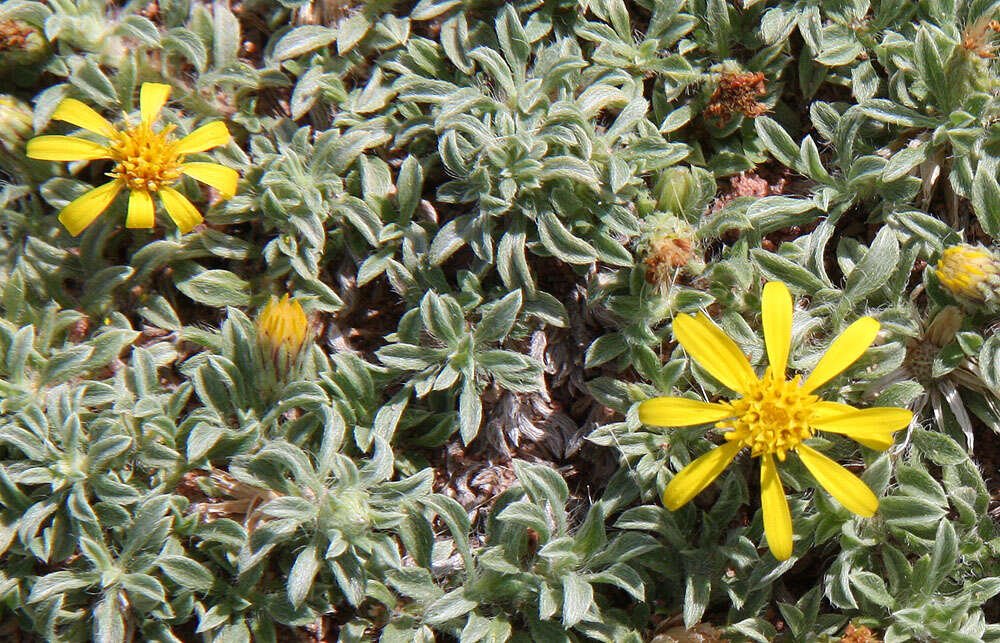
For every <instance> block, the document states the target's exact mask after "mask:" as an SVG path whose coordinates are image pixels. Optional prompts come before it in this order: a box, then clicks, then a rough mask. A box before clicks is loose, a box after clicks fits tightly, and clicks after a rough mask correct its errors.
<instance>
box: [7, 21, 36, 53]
mask: <svg viewBox="0 0 1000 643" xmlns="http://www.w3.org/2000/svg"><path fill="white" fill-rule="evenodd" d="M34 32H35V30H34V29H33V28H32V27H31V26H29V25H27V24H25V23H23V22H21V21H19V20H0V51H7V50H15V49H24V47H25V45H27V44H28V37H29V36H31V34H32V33H34Z"/></svg>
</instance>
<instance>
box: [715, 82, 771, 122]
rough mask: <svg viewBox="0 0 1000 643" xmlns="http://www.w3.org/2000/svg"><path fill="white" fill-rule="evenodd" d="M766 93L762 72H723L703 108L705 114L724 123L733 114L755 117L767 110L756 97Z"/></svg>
mask: <svg viewBox="0 0 1000 643" xmlns="http://www.w3.org/2000/svg"><path fill="white" fill-rule="evenodd" d="M765 93H767V81H766V78H765V76H764V74H763V73H761V72H759V71H757V72H742V73H740V72H725V73H723V74H722V76H721V77H720V78H719V84H718V86H717V87H716V88H715V92H714V93H713V94H712V98H711V99H710V100H709V102H708V107H706V108H705V115H706V116H711V117H712V118H714V119H715V120H716V121H717V122H718V124H719V125H724V124H725V123H726V122H727V121H729V119H730V118H732V117H733V115H734V114H736V113H740V114H743V115H744V116H746V117H747V118H756V117H757V116H760V115H761V114H763V113H764V112H766V111H767V107H766V106H765V105H763V104H761V103H759V102H757V99H758V98H760V97H761V96H763V95H764V94H765Z"/></svg>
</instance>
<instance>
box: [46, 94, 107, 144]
mask: <svg viewBox="0 0 1000 643" xmlns="http://www.w3.org/2000/svg"><path fill="white" fill-rule="evenodd" d="M52 118H54V119H55V120H57V121H64V122H66V123H71V124H73V125H76V126H77V127H82V128H83V129H85V130H87V131H88V132H93V133H94V134H100V135H101V136H103V137H105V138H113V137H114V136H115V128H114V127H112V126H111V123H109V122H108V121H107V119H106V118H104V117H103V116H101V115H100V114H98V113H97V112H95V111H94V110H93V109H91V108H90V106H89V105H86V104H84V103H81V102H80V101H78V100H76V99H75V98H64V99H63V101H62V102H61V103H59V107H57V108H56V111H55V112H53V113H52Z"/></svg>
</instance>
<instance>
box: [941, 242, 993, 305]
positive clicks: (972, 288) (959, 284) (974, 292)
mask: <svg viewBox="0 0 1000 643" xmlns="http://www.w3.org/2000/svg"><path fill="white" fill-rule="evenodd" d="M935 273H936V274H937V278H938V280H939V281H940V282H941V284H942V285H943V286H944V287H945V289H946V290H948V292H950V293H951V294H952V296H954V297H955V298H956V299H958V300H959V301H962V302H966V303H977V304H983V303H994V302H1000V261H998V260H997V258H996V256H995V255H994V254H993V253H992V252H990V251H989V250H988V249H986V248H984V247H982V246H970V245H968V244H960V245H957V246H951V247H950V248H947V249H945V251H944V253H942V255H941V259H940V260H938V263H937V270H936V271H935Z"/></svg>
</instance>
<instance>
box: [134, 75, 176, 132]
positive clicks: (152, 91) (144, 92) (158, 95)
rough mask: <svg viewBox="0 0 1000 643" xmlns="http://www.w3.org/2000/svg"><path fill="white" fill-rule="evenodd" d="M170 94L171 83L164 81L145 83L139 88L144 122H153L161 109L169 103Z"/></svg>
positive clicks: (140, 109)
mask: <svg viewBox="0 0 1000 643" xmlns="http://www.w3.org/2000/svg"><path fill="white" fill-rule="evenodd" d="M169 95H170V85H164V84H163V83H143V84H142V87H140V88H139V113H140V114H141V115H142V122H143V123H146V124H147V125H148V124H149V123H152V122H153V121H154V120H156V117H157V116H159V115H160V110H161V109H163V106H164V105H166V104H167V96H169Z"/></svg>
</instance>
